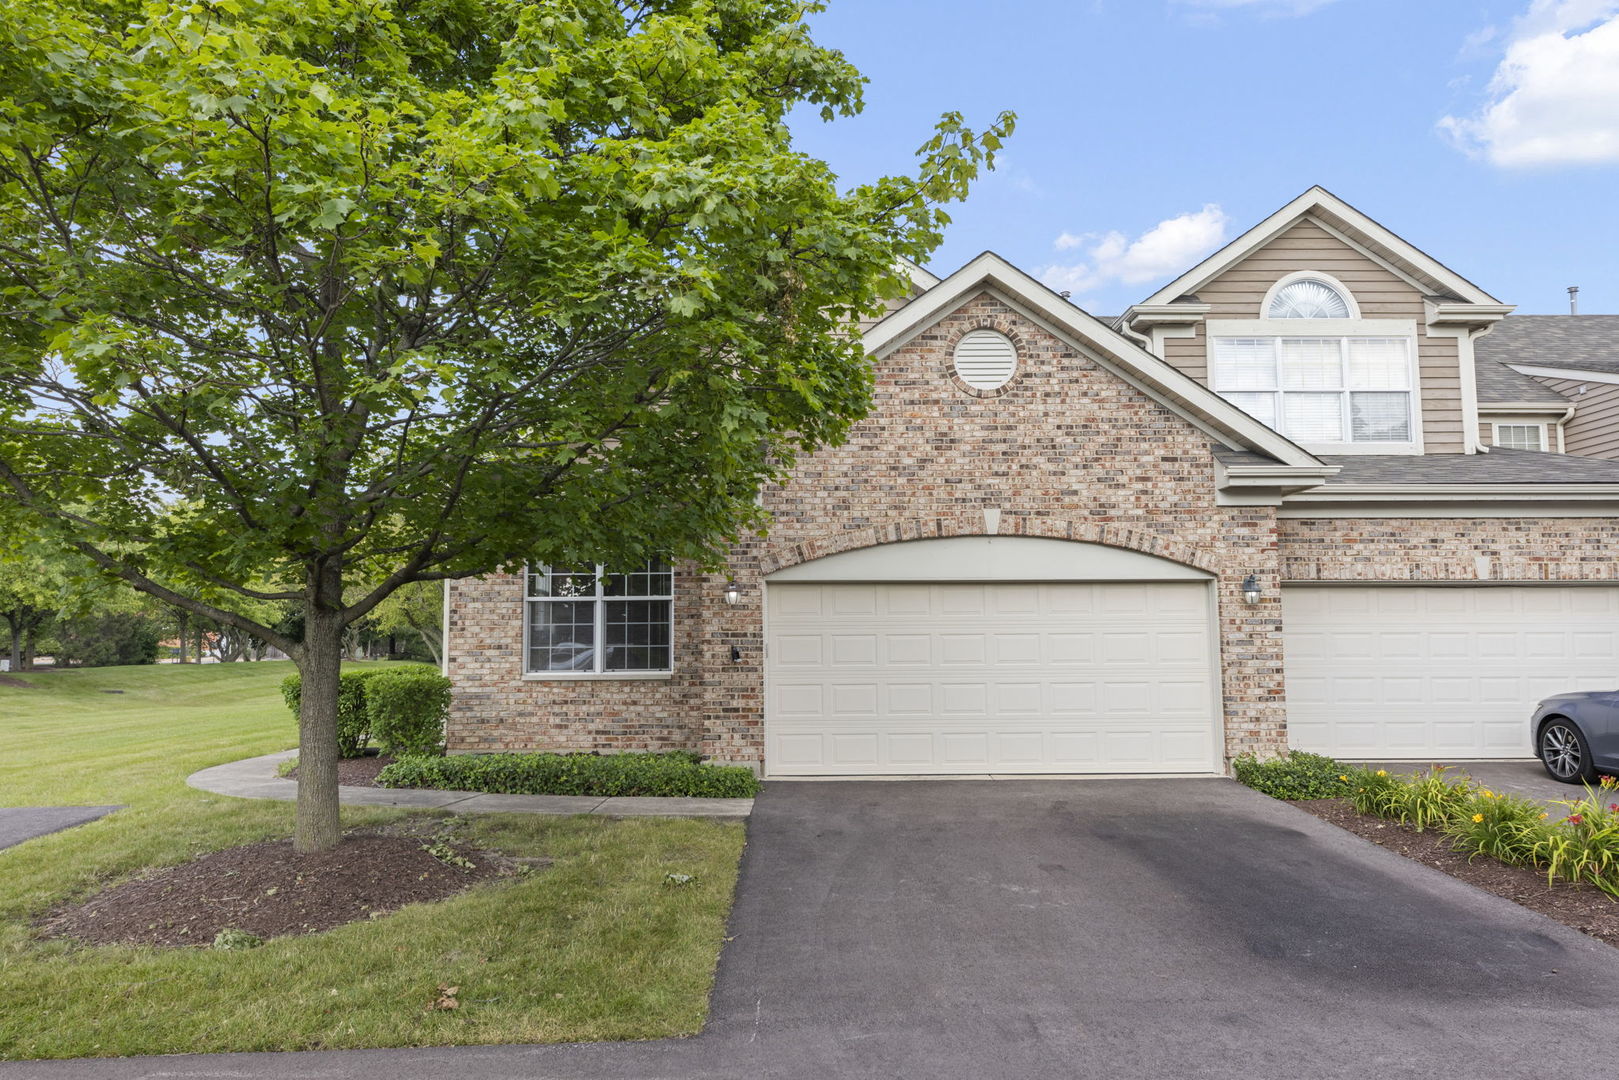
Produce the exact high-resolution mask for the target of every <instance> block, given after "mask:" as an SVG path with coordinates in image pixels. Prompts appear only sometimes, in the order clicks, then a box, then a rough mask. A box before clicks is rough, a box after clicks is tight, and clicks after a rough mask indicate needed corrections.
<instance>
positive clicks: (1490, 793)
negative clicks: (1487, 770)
mask: <svg viewBox="0 0 1619 1080" xmlns="http://www.w3.org/2000/svg"><path fill="white" fill-rule="evenodd" d="M1484 797H1485V798H1486V799H1493V798H1495V792H1493V791H1491V790H1490V789H1489V788H1485V789H1484Z"/></svg>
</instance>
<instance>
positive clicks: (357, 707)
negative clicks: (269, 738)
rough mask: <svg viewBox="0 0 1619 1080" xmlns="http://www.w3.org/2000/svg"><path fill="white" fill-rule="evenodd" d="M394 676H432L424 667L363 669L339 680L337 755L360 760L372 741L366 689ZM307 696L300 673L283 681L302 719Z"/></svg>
mask: <svg viewBox="0 0 1619 1080" xmlns="http://www.w3.org/2000/svg"><path fill="white" fill-rule="evenodd" d="M394 672H431V673H433V674H435V675H436V674H437V671H436V670H435V669H433V668H430V667H427V666H426V665H424V664H415V665H411V666H409V667H395V668H359V669H356V670H354V671H345V672H343V673H342V674H340V675H339V676H338V677H337V752H338V754H339V756H341V757H346V758H354V757H360V756H361V755H362V754H364V753H365V748H366V745H367V744H368V743H370V741H371V716H370V712H369V710H368V709H367V707H366V706H367V702H366V686H367V684H368V683H370V681H371V680H372V679H374V678H376V677H377V676H379V675H386V674H392V673H394ZM302 696H303V678H302V676H300V675H299V674H298V673H297V672H296V671H295V672H293V673H292V674H291V675H288V676H287V677H286V678H285V679H282V680H281V697H282V700H284V701H285V702H286V703H287V708H289V709H291V710H292V715H293V716H294V717H296V716H297V715H298V703H299V701H300V700H301V698H302Z"/></svg>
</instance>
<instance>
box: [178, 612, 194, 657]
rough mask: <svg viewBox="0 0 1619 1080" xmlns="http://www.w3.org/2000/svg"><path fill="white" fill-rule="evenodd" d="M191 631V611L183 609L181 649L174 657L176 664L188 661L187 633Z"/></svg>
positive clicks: (180, 636) (180, 630)
mask: <svg viewBox="0 0 1619 1080" xmlns="http://www.w3.org/2000/svg"><path fill="white" fill-rule="evenodd" d="M189 633H191V612H189V611H186V610H184V609H181V611H180V624H179V639H180V651H179V653H178V655H176V656H175V658H174V662H175V663H176V664H183V663H185V662H186V635H187V634H189Z"/></svg>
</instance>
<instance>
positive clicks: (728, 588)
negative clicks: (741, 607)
mask: <svg viewBox="0 0 1619 1080" xmlns="http://www.w3.org/2000/svg"><path fill="white" fill-rule="evenodd" d="M725 602H726V603H727V604H729V605H730V606H732V607H735V606H736V605H738V604H740V603H741V602H742V590H741V589H739V588H737V587H736V582H734V581H727V582H726V583H725Z"/></svg>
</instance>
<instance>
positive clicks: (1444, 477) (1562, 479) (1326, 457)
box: [1320, 446, 1619, 487]
mask: <svg viewBox="0 0 1619 1080" xmlns="http://www.w3.org/2000/svg"><path fill="white" fill-rule="evenodd" d="M1320 457H1321V460H1322V461H1324V462H1326V463H1327V464H1328V465H1338V466H1341V469H1340V471H1339V473H1338V475H1337V476H1334V477H1333V478H1332V479H1331V480H1329V481H1327V484H1328V486H1329V487H1330V486H1332V485H1335V484H1619V461H1610V460H1608V459H1606V458H1589V457H1580V456H1578V455H1575V454H1548V453H1542V452H1540V451H1536V450H1507V449H1503V448H1502V447H1499V446H1497V447H1494V448H1492V449H1491V450H1490V452H1489V453H1488V454H1322V455H1320Z"/></svg>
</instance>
